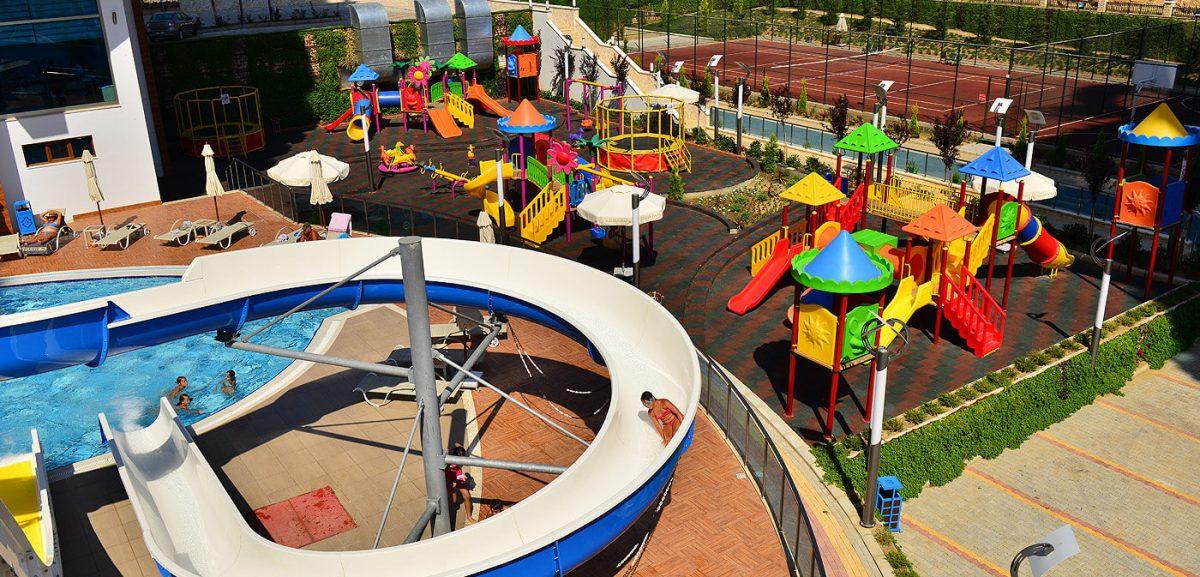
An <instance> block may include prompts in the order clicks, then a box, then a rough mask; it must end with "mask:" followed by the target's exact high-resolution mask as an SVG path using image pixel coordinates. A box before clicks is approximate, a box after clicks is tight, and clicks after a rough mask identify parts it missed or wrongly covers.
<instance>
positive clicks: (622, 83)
mask: <svg viewBox="0 0 1200 577" xmlns="http://www.w3.org/2000/svg"><path fill="white" fill-rule="evenodd" d="M609 64H610V65H611V66H612V69H613V84H615V85H616V86H618V87H620V88H621V89H622V90H624V89H625V87H626V86H627V83H628V82H629V59H627V58H625V57H624V56H622V55H620V54H617V55H616V56H614V57H613V59H612V61H611V62H609Z"/></svg>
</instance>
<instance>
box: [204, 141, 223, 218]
mask: <svg viewBox="0 0 1200 577" xmlns="http://www.w3.org/2000/svg"><path fill="white" fill-rule="evenodd" d="M200 154H201V155H202V156H204V194H207V195H208V196H211V197H212V199H213V210H214V211H216V213H217V220H221V208H220V207H219V206H217V197H218V196H221V195H222V194H225V187H224V186H221V178H220V177H218V176H217V161H216V160H215V159H214V158H213V149H212V147H211V146H209V145H208V143H207V142H206V143H204V149H203V150H201V151H200Z"/></svg>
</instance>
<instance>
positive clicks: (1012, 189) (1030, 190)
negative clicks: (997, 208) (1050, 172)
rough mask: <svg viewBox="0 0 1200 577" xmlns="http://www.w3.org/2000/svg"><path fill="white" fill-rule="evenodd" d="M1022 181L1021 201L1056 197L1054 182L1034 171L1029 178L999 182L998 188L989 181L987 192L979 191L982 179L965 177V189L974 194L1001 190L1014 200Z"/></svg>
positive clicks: (1056, 187)
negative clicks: (1022, 192) (1023, 189)
mask: <svg viewBox="0 0 1200 577" xmlns="http://www.w3.org/2000/svg"><path fill="white" fill-rule="evenodd" d="M1022 180H1024V181H1025V191H1024V196H1023V197H1022V200H1025V201H1034V200H1049V199H1051V198H1054V197H1055V196H1058V185H1057V184H1056V183H1055V182H1054V179H1053V178H1050V177H1049V176H1046V175H1044V174H1042V173H1040V172H1036V171H1031V172H1030V173H1029V176H1026V177H1025V178H1018V179H1017V180H1009V181H1005V182H1001V183H1000V184H999V186H997V185H996V182H995V181H993V180H989V181H988V183H987V191H980V184H982V182H983V179H981V178H978V177H974V176H969V177H967V188H969V189H971V190H973V191H975V192H976V193H981V192H996V191H997V190H1003V191H1004V192H1006V193H1008V194H1010V195H1012V196H1013V197H1014V198H1015V197H1016V196H1017V188H1018V185H1019V184H1020V182H1021V181H1022Z"/></svg>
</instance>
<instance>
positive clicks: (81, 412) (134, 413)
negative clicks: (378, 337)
mask: <svg viewBox="0 0 1200 577" xmlns="http://www.w3.org/2000/svg"><path fill="white" fill-rule="evenodd" d="M106 280H112V281H116V280H121V281H126V283H116V282H112V283H110V282H103V281H86V283H85V285H88V284H103V285H104V286H103V288H102V289H95V288H93V287H90V286H87V287H86V288H82V289H80V288H77V286H70V287H68V288H69V289H70V291H59V290H58V285H60V284H61V285H76V283H75V282H74V281H72V282H67V283H57V282H56V283H45V284H42V285H38V286H40V289H41V292H45V293H50V294H54V295H55V296H56V297H57V298H56V299H53V301H54V302H52V303H51V304H64V303H67V302H72V301H71V300H70V298H69V297H66V296H65V295H64V293H67V292H72V293H75V294H77V295H80V296H78V298H75V299H74V300H76V301H78V300H83V299H87V298H95V297H97V296H100V294H99V291H101V290H106V289H109V288H113V287H117V286H120V287H124V290H136V289H139V288H145V287H147V286H155V285H158V284H163V283H164V282H173V281H175V280H176V279H173V278H168V279H166V280H165V281H164V279H163V278H162V277H145V278H140V279H106ZM129 281H141V282H142V283H144V284H140V285H139V283H138V282H129ZM26 286H34V285H26ZM15 288H21V289H24V288H26V287H9V288H3V289H0V302H3V301H4V300H5V299H6V298H7V297H8V295H7V294H6V293H7V292H8V291H9V290H12V289H15ZM33 292H38V291H33ZM41 292H38V294H41ZM116 292H120V291H116ZM109 294H115V292H110V293H109ZM46 300H47V301H49V300H51V299H49V298H47V299H46ZM23 302H25V301H22V303H23ZM51 304H47V305H45V306H51ZM26 310H28V309H26ZM341 310H343V309H326V310H320V311H305V312H300V313H297V314H295V315H292V316H291V317H289V318H288V319H286V320H284V321H283V322H281V323H279V324H278V325H276V326H274V327H271V328H270V329H269V330H267V331H266V332H264V333H262V334H260V335H258V336H257V337H255V339H254V340H255V342H259V343H262V344H268V345H272V346H276V347H285V348H289V349H304V348H305V347H307V346H308V343H309V341H311V340H312V337H313V335H315V334H316V331H317V329H318V328H319V327H320V325H321V323H322V322H323V321H324V320H325V319H326V318H327V317H329V316H331V315H333V314H336V313H338V312H340V311H341ZM6 312H12V311H6ZM267 322H268V320H261V321H256V322H253V323H247V324H246V329H247V330H253V329H254V328H256V327H259V326H262V325H264V324H266V323H267ZM290 363H291V360H289V359H283V358H279V357H274V356H268V355H262V354H256V353H249V352H244V351H238V350H234V349H230V348H226V347H225V346H224V345H222V344H221V343H218V342H217V341H216V340H214V339H213V335H212V334H201V335H196V336H193V337H187V338H183V339H180V340H177V341H171V342H168V343H163V344H161V345H157V346H154V347H148V348H145V349H140V350H137V351H133V352H128V353H125V354H121V355H116V356H113V357H110V358H109V359H108V360H107V361H105V363H104V364H103V365H101V366H100V367H97V368H90V367H87V366H76V367H70V368H66V369H60V370H57V371H51V372H48V373H43V374H40V375H32V376H28V377H22V378H19V379H10V380H8V381H4V382H3V383H0V455H4V454H10V453H18V452H24V451H28V450H29V449H28V445H29V429H30V428H37V430H38V433H39V434H40V435H41V438H42V449H43V451H44V453H45V457H46V467H47V468H49V469H53V468H55V467H61V466H64V465H69V464H71V463H74V462H77V461H82V460H84V459H88V458H91V457H94V456H96V455H100V454H104V453H107V452H108V449H107V447H104V446H102V445H101V443H100V427H99V424H98V420H97V418H96V415H97V413H101V412H103V413H105V414H106V415H107V416H108V420H109V423H110V424H111V425H112V426H113V427H114V428H117V429H120V430H128V429H132V428H137V427H140V426H145V425H147V424H149V423H150V422H151V421H153V420H154V417H155V416H156V415H157V413H158V399H159V397H161V396H163V395H166V394H167V393H168V392H170V390H171V389H172V388H173V387H174V386H175V377H177V376H186V377H187V378H188V382H189V385H188V388H187V389H186V391H185V392H186V393H188V394H189V395H191V397H192V405H191V406H192V407H193V408H195V409H198V410H199V411H201V412H199V413H189V412H184V411H179V417H180V419H181V420H182V421H183V422H184V424H192V423H195V422H197V421H199V420H201V419H203V418H205V417H207V416H209V415H212V414H213V413H216V412H217V411H220V410H221V409H223V408H225V407H228V406H230V405H232V404H234V403H236V402H237V401H239V400H241V399H242V398H244V397H245V396H246V395H248V394H250V393H251V392H253V391H254V390H256V389H258V388H259V387H261V386H262V385H264V384H266V383H267V382H269V381H270V380H271V379H273V378H274V377H275V376H276V375H278V374H279V373H280V372H282V371H283V369H284V368H286V367H287V366H288V365H289V364H290ZM229 369H233V370H234V371H236V372H237V389H236V391H234V393H233V394H232V395H227V394H225V393H222V392H221V385H220V383H221V380H222V379H223V378H224V376H225V371H227V370H229ZM174 400H175V399H172V401H174Z"/></svg>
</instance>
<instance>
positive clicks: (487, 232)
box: [475, 210, 496, 244]
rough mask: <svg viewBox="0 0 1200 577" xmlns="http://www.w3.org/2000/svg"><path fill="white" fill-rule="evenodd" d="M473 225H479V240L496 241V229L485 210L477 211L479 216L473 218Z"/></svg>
mask: <svg viewBox="0 0 1200 577" xmlns="http://www.w3.org/2000/svg"><path fill="white" fill-rule="evenodd" d="M475 226H477V227H479V242H482V243H486V244H495V243H496V229H495V228H494V227H493V226H492V217H490V216H488V213H487V211H486V210H481V211H479V217H478V218H476V219H475Z"/></svg>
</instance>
